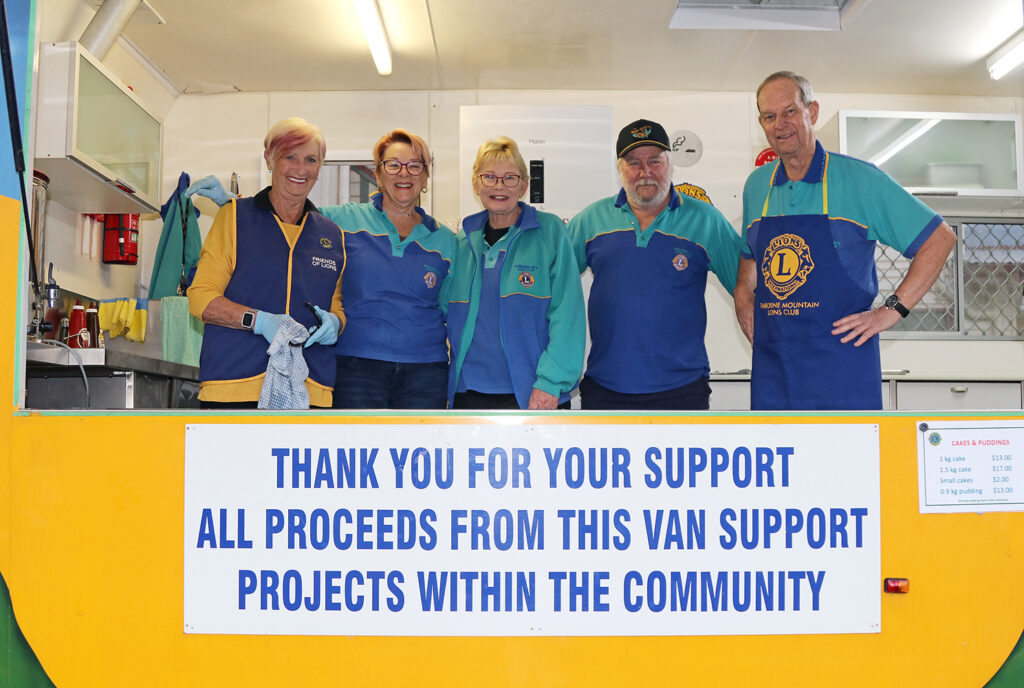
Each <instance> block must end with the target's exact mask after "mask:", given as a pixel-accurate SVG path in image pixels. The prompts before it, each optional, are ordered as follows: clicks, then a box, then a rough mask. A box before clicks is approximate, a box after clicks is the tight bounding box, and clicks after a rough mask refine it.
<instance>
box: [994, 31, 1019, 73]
mask: <svg viewBox="0 0 1024 688" xmlns="http://www.w3.org/2000/svg"><path fill="white" fill-rule="evenodd" d="M1022 62H1024V29H1022V30H1021V31H1018V32H1017V33H1016V34H1015V35H1014V37H1013V38H1011V39H1010V40H1008V41H1006V43H1004V44H1003V47H1001V48H999V50H997V51H995V52H994V53H992V54H991V55H989V58H988V59H987V60H985V66H986V67H988V73H989V76H991V77H992V78H993V79H1002V78H1003V77H1004V76H1006V75H1007V74H1009V73H1010V72H1012V71H1013V70H1015V69H1016V68H1017V67H1019V66H1020V65H1021V63H1022Z"/></svg>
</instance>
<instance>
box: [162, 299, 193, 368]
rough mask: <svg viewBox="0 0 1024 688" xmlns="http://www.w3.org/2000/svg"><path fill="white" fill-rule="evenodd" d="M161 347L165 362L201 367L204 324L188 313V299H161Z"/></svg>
mask: <svg viewBox="0 0 1024 688" xmlns="http://www.w3.org/2000/svg"><path fill="white" fill-rule="evenodd" d="M160 326H161V335H160V336H161V342H160V343H161V346H162V347H163V356H164V360H165V361H173V362H175V363H183V364H185V365H190V366H198V365H199V350H200V349H202V348H203V323H202V321H200V320H199V318H196V317H194V316H193V315H192V314H191V313H189V312H188V298H186V297H184V296H165V297H164V298H162V299H160Z"/></svg>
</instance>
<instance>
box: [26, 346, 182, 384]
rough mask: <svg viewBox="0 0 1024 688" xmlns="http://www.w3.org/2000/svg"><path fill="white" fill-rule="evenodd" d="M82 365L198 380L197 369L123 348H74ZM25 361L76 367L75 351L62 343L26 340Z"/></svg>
mask: <svg viewBox="0 0 1024 688" xmlns="http://www.w3.org/2000/svg"><path fill="white" fill-rule="evenodd" d="M75 353H77V354H78V356H79V357H80V358H81V359H82V365H84V366H102V367H105V368H117V369H120V370H134V371H137V372H140V373H148V374H150V375H163V376H165V377H173V378H178V379H181V380H198V379H199V368H197V367H195V366H188V365H183V364H181V363H174V362H172V361H164V360H162V359H159V358H151V357H149V356H140V355H138V354H132V353H128V352H125V351H117V350H111V349H75ZM25 360H26V361H27V362H29V363H42V364H48V365H57V366H77V365H78V361H77V359H75V356H74V354H72V353H71V352H70V351H68V350H67V349H65V348H64V347H62V346H57V345H55V344H41V343H39V342H28V343H27V346H26V348H25Z"/></svg>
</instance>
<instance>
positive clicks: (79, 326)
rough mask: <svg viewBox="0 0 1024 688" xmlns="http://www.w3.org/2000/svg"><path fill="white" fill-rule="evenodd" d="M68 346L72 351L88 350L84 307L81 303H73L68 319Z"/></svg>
mask: <svg viewBox="0 0 1024 688" xmlns="http://www.w3.org/2000/svg"><path fill="white" fill-rule="evenodd" d="M68 346H70V347H71V348H72V349H88V348H89V346H90V345H89V326H88V325H87V324H86V322H85V306H83V305H82V301H81V300H78V301H75V305H74V306H72V307H71V317H70V318H68Z"/></svg>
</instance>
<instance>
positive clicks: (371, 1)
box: [352, 0, 391, 76]
mask: <svg viewBox="0 0 1024 688" xmlns="http://www.w3.org/2000/svg"><path fill="white" fill-rule="evenodd" d="M352 1H353V3H354V4H355V6H356V14H358V15H359V25H360V26H362V27H363V35H364V36H366V42H367V43H368V44H369V45H370V55H372V56H373V63H374V64H375V65H377V72H378V73H380V75H381V76H387V75H388V74H390V73H391V46H389V45H388V37H387V36H386V35H385V34H384V23H383V22H382V21H381V19H380V10H379V9H378V8H377V0H352Z"/></svg>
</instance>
